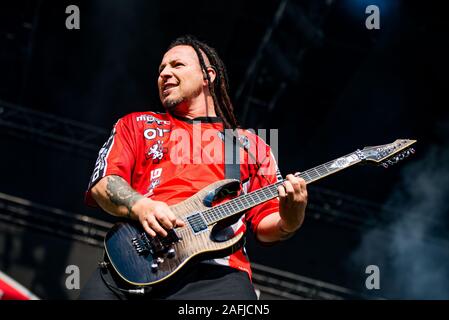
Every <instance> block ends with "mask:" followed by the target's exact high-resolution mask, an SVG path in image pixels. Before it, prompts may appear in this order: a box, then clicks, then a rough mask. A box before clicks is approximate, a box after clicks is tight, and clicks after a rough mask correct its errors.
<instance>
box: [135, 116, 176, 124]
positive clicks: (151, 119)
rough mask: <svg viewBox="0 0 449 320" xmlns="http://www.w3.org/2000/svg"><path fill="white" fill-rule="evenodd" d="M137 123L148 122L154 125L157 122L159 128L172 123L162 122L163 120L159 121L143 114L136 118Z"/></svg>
mask: <svg viewBox="0 0 449 320" xmlns="http://www.w3.org/2000/svg"><path fill="white" fill-rule="evenodd" d="M136 121H137V122H140V121H146V123H148V124H152V123H154V122H156V124H157V125H158V126H160V125H169V124H170V121H168V120H161V119H158V118H156V117H154V116H152V115H149V114H141V115H140V116H138V117H136Z"/></svg>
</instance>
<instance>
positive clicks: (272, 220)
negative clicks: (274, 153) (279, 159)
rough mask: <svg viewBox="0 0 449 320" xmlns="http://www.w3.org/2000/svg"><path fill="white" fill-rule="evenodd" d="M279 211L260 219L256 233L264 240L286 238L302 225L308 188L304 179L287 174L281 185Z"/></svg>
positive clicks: (279, 189)
mask: <svg viewBox="0 0 449 320" xmlns="http://www.w3.org/2000/svg"><path fill="white" fill-rule="evenodd" d="M278 192H279V212H276V213H273V214H270V215H268V216H266V217H265V218H263V219H262V221H260V223H259V225H258V227H257V230H256V235H257V238H258V239H259V240H260V241H262V242H275V241H279V240H281V241H282V240H286V239H288V238H290V237H291V236H293V234H294V233H295V232H296V231H297V230H298V229H299V228H300V227H301V225H302V223H303V221H304V216H305V209H306V206H307V189H306V183H305V181H304V180H303V179H301V178H297V177H295V176H293V175H287V180H286V181H285V182H284V185H283V186H279V188H278Z"/></svg>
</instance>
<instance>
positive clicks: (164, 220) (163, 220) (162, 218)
mask: <svg viewBox="0 0 449 320" xmlns="http://www.w3.org/2000/svg"><path fill="white" fill-rule="evenodd" d="M155 216H156V219H157V221H158V222H159V224H160V225H162V226H163V227H164V228H165V229H167V230H170V229H172V228H173V223H172V222H171V221H170V219H169V218H168V216H167V214H166V213H165V212H164V213H156V214H155Z"/></svg>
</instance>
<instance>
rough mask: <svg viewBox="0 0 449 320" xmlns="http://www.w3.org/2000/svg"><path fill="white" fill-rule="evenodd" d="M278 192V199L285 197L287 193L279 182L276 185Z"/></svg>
mask: <svg viewBox="0 0 449 320" xmlns="http://www.w3.org/2000/svg"><path fill="white" fill-rule="evenodd" d="M278 193H279V198H280V199H283V200H284V199H285V197H286V196H287V193H286V192H285V188H284V186H283V185H282V184H281V185H279V186H278Z"/></svg>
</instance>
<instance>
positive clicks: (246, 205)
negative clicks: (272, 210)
mask: <svg viewBox="0 0 449 320" xmlns="http://www.w3.org/2000/svg"><path fill="white" fill-rule="evenodd" d="M360 161H361V157H360V155H359V151H358V150H357V151H356V152H353V153H350V154H348V155H346V156H343V157H340V158H338V159H336V160H332V161H329V162H327V163H324V164H322V165H319V166H317V167H314V168H312V169H309V170H307V171H304V172H301V173H299V174H297V176H299V177H301V178H303V179H304V180H305V181H306V183H311V182H314V181H316V180H319V179H321V178H323V177H326V176H328V175H331V174H333V173H335V172H337V171H340V170H343V169H346V168H348V167H350V166H353V165H355V164H357V163H359V162H360ZM284 181H285V180H281V181H278V182H276V183H274V184H271V185H269V186H266V187H263V188H260V189H258V190H255V191H252V192H250V193H247V194H244V195H241V196H239V197H237V198H234V199H231V200H229V201H227V202H225V203H222V204H220V205H217V206H215V207H213V208H210V209H207V210H204V211H203V212H201V215H202V217H203V218H204V220H205V221H206V222H207V224H209V225H210V224H214V223H216V222H218V221H220V220H223V219H226V218H228V217H230V216H232V215H235V214H238V213H241V212H243V211H245V210H248V209H251V208H252V207H255V206H257V205H259V204H261V203H264V202H267V201H269V200H271V199H274V198H276V197H277V196H278V190H277V189H278V186H280V185H282V184H283V183H284Z"/></svg>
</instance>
